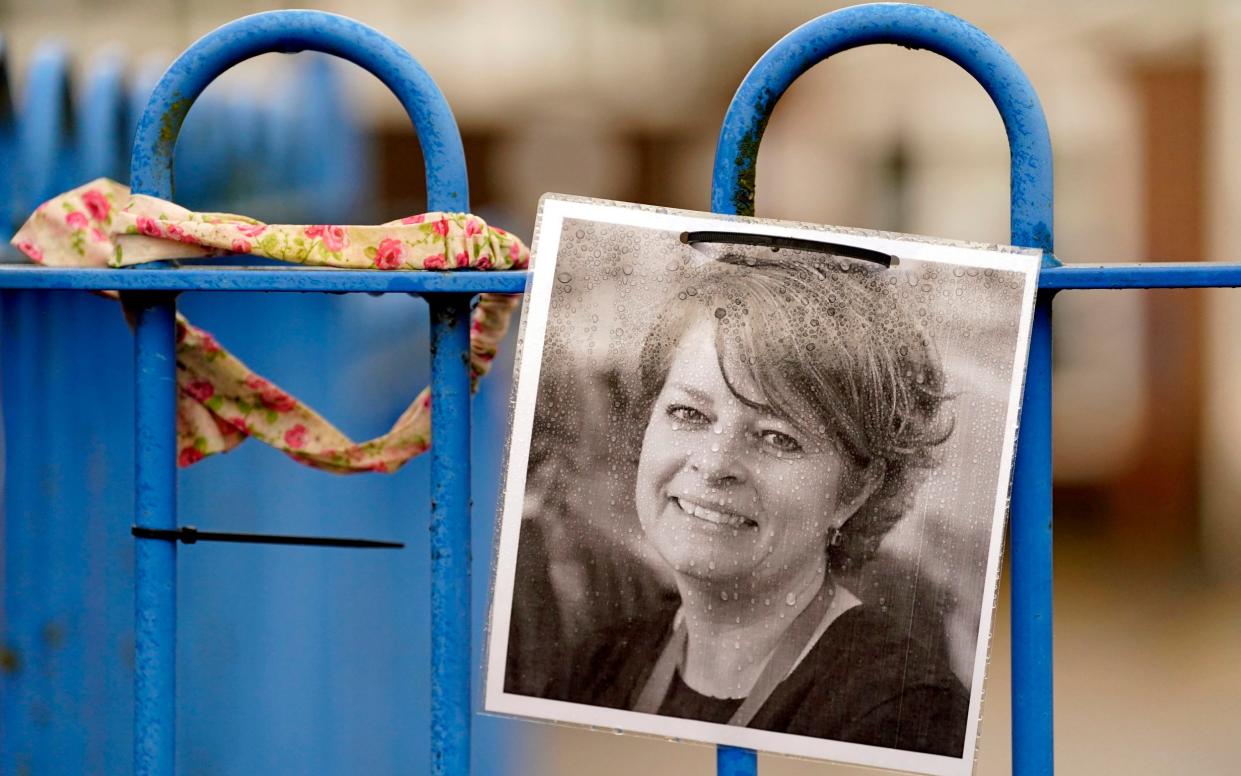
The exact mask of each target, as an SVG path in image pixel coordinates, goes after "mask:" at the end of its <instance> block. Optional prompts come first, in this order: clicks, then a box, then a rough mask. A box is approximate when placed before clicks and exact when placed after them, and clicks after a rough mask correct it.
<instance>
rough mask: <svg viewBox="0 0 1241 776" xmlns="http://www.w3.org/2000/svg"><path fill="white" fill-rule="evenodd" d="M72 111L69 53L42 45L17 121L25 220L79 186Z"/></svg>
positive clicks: (20, 209) (20, 201)
mask: <svg viewBox="0 0 1241 776" xmlns="http://www.w3.org/2000/svg"><path fill="white" fill-rule="evenodd" d="M71 109H72V98H71V96H70V93H69V64H68V58H67V56H66V54H65V50H64V49H63V48H62V47H61V46H59V45H57V44H55V43H45V44H40V46H39V47H38V49H37V50H36V51H35V55H34V58H33V59H32V60H31V62H30V69H29V71H28V72H27V74H26V83H25V89H24V94H23V99H22V102H21V108H20V110H19V111H18V117H17V147H18V154H19V158H18V162H19V166H20V169H21V175H22V177H21V179H20V180H21V186H20V188H19V192H20V196H19V197H18V212H19V213H21V214H22V216H24V215H25V214H27V213H30V212H31V211H33V210H34V209H35V207H37V206H38V205H39V204H40V203H41V202H44V201H45V200H47V199H50V198H51V197H52V196H54V195H55V194H57V193H59V192H61V191H64V190H66V189H68V188H70V187H71V186H72V185H73V183H74V172H75V157H76V153H75V152H74V148H73V136H72V131H73V126H72V124H73V122H72V117H71V115H70V114H71Z"/></svg>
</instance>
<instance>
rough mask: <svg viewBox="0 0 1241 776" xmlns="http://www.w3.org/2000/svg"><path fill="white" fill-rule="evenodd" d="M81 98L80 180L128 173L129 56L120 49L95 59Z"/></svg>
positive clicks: (115, 178) (78, 173)
mask: <svg viewBox="0 0 1241 776" xmlns="http://www.w3.org/2000/svg"><path fill="white" fill-rule="evenodd" d="M87 73H88V74H87V76H86V79H85V83H84V84H83V89H82V92H81V94H80V96H79V99H78V108H77V112H78V116H79V118H80V119H81V120H80V121H79V122H78V126H77V128H76V129H77V146H78V171H77V175H76V177H77V178H78V182H85V181H88V180H94V179H95V178H103V177H107V178H112V179H113V180H117V179H119V178H122V177H124V176H125V171H126V162H127V161H128V160H127V159H126V158H125V151H126V150H127V149H128V147H129V141H130V136H129V133H128V132H129V125H128V121H127V115H126V111H125V59H124V57H122V56H121V52H120V50H119V49H110V50H105V51H103V52H101V53H100V54H99V55H98V56H96V57H94V58H93V59H92V60H91V63H90V67H89V68H88V70H87Z"/></svg>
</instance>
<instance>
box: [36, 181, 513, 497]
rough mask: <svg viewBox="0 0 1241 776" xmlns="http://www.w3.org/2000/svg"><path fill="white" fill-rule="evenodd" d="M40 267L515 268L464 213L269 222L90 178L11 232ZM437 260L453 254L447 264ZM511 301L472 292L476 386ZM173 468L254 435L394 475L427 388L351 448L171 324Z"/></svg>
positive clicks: (507, 244)
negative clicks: (381, 430) (281, 264)
mask: <svg viewBox="0 0 1241 776" xmlns="http://www.w3.org/2000/svg"><path fill="white" fill-rule="evenodd" d="M12 242H13V244H14V245H15V246H17V248H18V249H19V250H21V251H22V252H23V253H25V254H26V255H27V256H29V257H30V258H31V260H33V261H35V262H37V263H39V264H45V265H49V266H85V267H90V266H107V267H124V266H129V265H133V264H140V263H144V262H150V261H160V260H166V259H172V258H180V259H184V258H186V257H195V256H212V255H219V254H223V253H230V252H231V253H249V254H254V255H259V256H267V257H269V258H273V259H279V260H282V261H289V262H296V263H299V264H307V265H312V266H328V267H344V268H352V269H376V270H386V271H391V270H400V269H406V270H409V269H426V270H442V269H450V268H473V269H524V268H526V267H527V266H528V264H529V261H530V252H529V250H528V249H527V248H526V246H525V245H524V244H522V242H521V240H519V239H518V238H516V237H514V236H513V235H511V234H509V233H508V232H505V231H503V230H501V229H497V228H495V227H491V226H488V225H487V224H486V223H485V222H484V221H482V219H480V218H478V217H476V216H473V215H470V214H468V213H425V214H422V215H418V216H410V217H408V218H404V219H401V220H400V221H392V222H389V223H387V224H382V225H380V226H335V225H324V224H318V225H312V226H295V225H284V224H280V225H276V224H263V223H260V222H258V221H254V220H253V219H249V218H245V217H244V216H237V215H230V214H224V213H194V212H191V211H188V210H185V209H184V208H182V207H179V206H177V205H174V204H173V203H171V202H167V201H165V200H161V199H157V198H155V197H147V196H142V195H131V194H130V192H129V189H128V188H127V187H125V186H122V185H121V184H119V183H116V182H114V181H110V180H107V179H99V180H96V181H92V182H91V183H88V184H86V185H85V186H82V187H79V188H77V189H74V190H73V191H70V192H68V193H67V194H62V195H61V196H59V197H56V198H55V199H52V200H50V201H48V202H45V203H44V204H42V205H40V206H39V207H38V209H37V210H36V211H35V213H34V215H32V216H31V217H30V219H29V220H28V221H27V222H26V223H25V225H23V226H22V228H21V229H20V230H19V231H18V232H17V234H16V235H14V237H13V240H12ZM446 257H451V261H449V260H448V259H447V258H446ZM519 302H520V296H516V295H508V294H482V295H481V296H480V297H479V300H478V303H477V305H476V306H475V308H474V312H473V315H472V319H471V326H470V377H471V381H472V383H473V384H474V385H477V381H478V379H479V378H480V377H482V376H483V375H485V374H486V373H487V372H488V371H489V370H490V368H491V363H492V361H493V360H494V359H495V355H496V348H497V345H498V344H499V342H500V341H501V340H502V339H503V338H504V335H505V333H506V332H507V331H508V325H509V319H510V318H511V317H512V313H513V311H514V309H516V307H517V304H518V303H519ZM176 326H177V388H178V398H177V451H178V452H177V464H178V465H179V466H181V467H187V466H192V465H193V464H195V463H197V462H198V461H201V460H202V459H203V458H206V457H207V456H210V455H214V454H215V453H222V452H227V451H229V450H231V449H233V448H234V447H236V446H237V445H239V444H241V443H242V442H244V441H245V440H246V438H247V437H254V438H255V439H258V440H259V441H261V442H263V443H264V444H267V445H270V446H272V447H275V448H277V449H279V450H282V451H284V452H285V453H286V454H288V455H289V457H291V458H292V459H293V460H295V461H297V462H299V463H302V464H305V465H307V466H311V467H314V468H316V469H323V470H325V471H330V472H335V473H338V474H351V473H356V472H363V471H373V472H394V471H396V470H397V469H399V468H400V467H401V466H402V465H404V464H405V463H406V462H407V461H408V460H409V459H411V458H413V457H414V456H416V455H419V454H420V453H423V452H425V451H426V450H427V449H428V448H430V446H431V389H430V388H429V387H428V388H424V389H423V390H422V392H421V393H419V394H418V397H417V398H416V399H414V402H413V403H412V404H410V405H409V407H408V408H407V409H406V410H405V412H403V413H402V414H401V416H400V417H399V418H398V419H397V421H396V423H395V425H393V427H392V429H391V430H390V431H388V433H386V434H384V435H383V436H380V437H377V438H375V439H371V440H368V441H365V442H354V441H353V440H351V439H349V438H348V437H346V436H345V435H344V434H343V433H341V432H340V431H339V430H338V429H337V428H336V427H335V426H333V425H332V424H331V423H329V422H328V421H326V420H324V419H323V418H322V417H321V416H320V415H319V414H318V413H316V412H315V411H314V410H312V409H310V408H309V407H307V406H306V405H305V404H303V403H301V402H300V401H298V400H297V399H296V398H295V397H293V396H291V395H290V394H288V393H286V392H285V391H283V390H281V389H280V388H279V387H278V386H276V385H273V384H272V383H270V382H268V381H267V380H266V379H264V378H263V377H261V376H259V375H257V374H255V373H254V372H253V371H251V370H250V369H249V368H248V367H247V366H246V365H245V364H243V363H242V362H241V361H240V360H239V359H238V358H237V357H236V356H234V355H232V354H231V353H229V352H228V351H227V350H225V349H224V348H222V347H221V346H220V344H219V343H217V342H216V341H215V338H214V337H212V336H211V334H210V333H209V332H207V331H204V330H202V329H199V328H198V327H196V326H194V325H193V324H191V323H190V322H189V321H188V320H186V319H185V317H184V316H182V315H180V314H178V315H177V322H176Z"/></svg>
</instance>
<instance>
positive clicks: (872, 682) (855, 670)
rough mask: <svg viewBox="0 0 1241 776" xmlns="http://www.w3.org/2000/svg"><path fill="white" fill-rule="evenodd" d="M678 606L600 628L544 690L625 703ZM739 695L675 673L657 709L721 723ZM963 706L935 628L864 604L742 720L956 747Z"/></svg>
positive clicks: (942, 750) (836, 735)
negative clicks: (915, 626) (910, 625)
mask: <svg viewBox="0 0 1241 776" xmlns="http://www.w3.org/2000/svg"><path fill="white" fill-rule="evenodd" d="M675 612H676V609H675V608H672V609H670V610H668V611H663V612H660V614H659V616H658V617H656V618H653V619H651V620H648V621H636V622H633V623H631V624H630V625H628V626H626V627H624V628H616V629H612V630H610V631H609V632H608V633H605V634H603V635H602V636H601V638H600V639H599V642H598V643H597V644H596V645H595V646H593V647H591V648H588V649H586V650H583V651H582V652H580V653H579V655H580V658H579V659H578V660H575V661H574V665H573V666H572V668H571V670H570V672H569V676H568V679H567V684H566V685H565V686H562V687H558V688H549V690H551V692H550V693H549V695H548V696H544V697H555V698H557V699H559V700H565V701H569V702H572V703H584V704H589V705H592V706H606V707H609V708H615V709H632V708H633V707H634V705H635V704H636V703H637V699H638V695H639V694H640V693H641V692H642V688H643V686H644V685H645V684H646V679H647V677H648V675H649V674H650V672H651V670H652V669H653V668H654V665H655V661H656V660H657V659H658V657H659V654H660V652H661V651H662V649H663V647H664V644H665V643H666V642H667V640H668V638H669V637H670V635H671V633H672V619H673V616H674V615H675ZM739 705H740V701H739V700H726V699H718V698H710V697H707V696H704V695H701V694H699V693H697V692H695V691H694V690H693V689H691V688H690V687H688V686H687V685H685V683H684V682H683V681H682V680H681V678H680V676H679V675H678V676H676V677H675V678H674V680H673V683H672V687H671V689H670V690H669V692H668V696H667V697H666V698H665V699H664V703H663V705H662V706H661V707H660V711H659V713H660V714H663V715H666V716H673V717H681V718H685V719H696V720H702V721H707V722H720V723H726V722H727V721H728V720H729V718H731V716H732V714H733V712H734V711H735V710H736V708H737V707H738V706H739ZM968 708H969V694H968V693H967V692H966V690H965V688H964V687H963V686H962V685H961V682H960V681H959V680H958V679H957V678H956V676H955V675H953V673H952V671H951V670H950V669H949V667H948V661H947V650H946V647H945V644H944V641H943V639H942V638H940V637H938V636H936V637H935V638H933V639H925V638H919V636H918V635H917V634H915V635H913V636H910V635H909V634H907V633H906V632H905V631H904V630H902V629H901V628H900V627H899V626H898V625H897V624H896V623H895V622H893V621H892V620H891V618H889V617H888V615H887V614H885V613H883V612H880V611H877V610H876V609H874V608H872V607H868V606H865V605H863V606H856V607H854V608H852V609H849V610H848V611H846V612H844V613H843V614H841V615H840V616H839V617H837V618H836V620H835V621H833V622H832V624H831V625H829V626H828V628H827V630H826V631H824V633H823V635H822V636H821V637H820V638H819V640H818V642H817V643H816V644H815V645H814V647H812V648H811V650H810V652H809V653H808V654H807V655H806V657H805V658H804V659H803V660H802V661H801V663H799V664H798V665H797V667H796V668H794V669H793V672H792V673H791V674H789V676H788V677H787V678H786V679H785V680H784V681H783V682H781V683H780V684H779V685H778V686H777V687H776V689H775V690H774V691H773V692H772V694H771V697H770V698H768V699H767V702H766V703H765V704H763V707H762V708H761V709H759V711H758V714H757V715H755V717H754V719H753V721H752V722H751V723H750V725H749V726H750V727H753V728H760V729H763V730H772V731H776V732H780V733H791V734H794V735H801V736H812V737H814V738H825V739H830V740H833V741H845V742H849V743H856V744H867V745H870V746H881V747H887V748H893V749H904V750H909V751H915V752H923V753H929V754H940V755H946V756H949V757H960V756H961V754H962V749H963V745H964V741H965V727H966V720H967V716H968Z"/></svg>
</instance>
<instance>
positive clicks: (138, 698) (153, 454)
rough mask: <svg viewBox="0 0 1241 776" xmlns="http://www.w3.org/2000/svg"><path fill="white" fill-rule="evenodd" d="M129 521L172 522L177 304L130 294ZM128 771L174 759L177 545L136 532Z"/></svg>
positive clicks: (157, 770) (166, 766)
mask: <svg viewBox="0 0 1241 776" xmlns="http://www.w3.org/2000/svg"><path fill="white" fill-rule="evenodd" d="M128 306H129V309H130V310H131V311H132V312H133V313H134V314H135V317H136V320H135V324H134V368H135V375H134V397H135V401H134V417H135V423H136V435H135V447H136V451H135V452H136V458H135V459H134V465H135V469H134V474H135V484H136V486H135V490H134V504H135V514H134V523H135V524H137V525H140V526H143V527H146V528H165V529H168V528H176V526H177V469H176V461H177V451H176V446H175V439H176V436H175V429H176V422H177V406H176V401H177V390H176V342H175V341H174V334H173V332H174V326H173V319H174V315H175V313H176V304H175V302H174V301H173V300H172V299H171V298H169V296H168V295H155V294H143V295H138V296H136V297H134V298H133V299H132V300H131V302H130V304H129V305H128ZM134 626H135V632H134V773H135V774H137V776H157V775H158V774H167V776H171V774H172V773H173V770H174V766H175V762H176V633H177V545H176V543H175V542H166V541H158V540H145V541H143V540H139V541H137V542H136V544H135V551H134Z"/></svg>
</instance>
